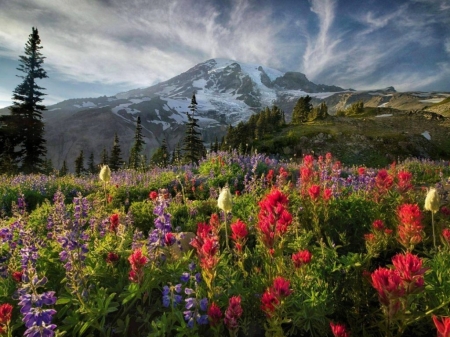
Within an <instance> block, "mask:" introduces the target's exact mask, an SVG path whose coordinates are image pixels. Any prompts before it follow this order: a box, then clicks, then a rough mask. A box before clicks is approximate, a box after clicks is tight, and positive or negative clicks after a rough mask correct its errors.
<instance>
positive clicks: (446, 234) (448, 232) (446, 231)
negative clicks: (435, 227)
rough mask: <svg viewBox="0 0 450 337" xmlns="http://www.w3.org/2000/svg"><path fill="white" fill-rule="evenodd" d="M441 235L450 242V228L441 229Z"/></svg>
mask: <svg viewBox="0 0 450 337" xmlns="http://www.w3.org/2000/svg"><path fill="white" fill-rule="evenodd" d="M442 236H443V237H444V239H445V241H447V242H448V243H450V229H448V228H444V229H443V230H442Z"/></svg>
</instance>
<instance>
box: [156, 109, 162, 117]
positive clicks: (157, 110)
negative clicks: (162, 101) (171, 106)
mask: <svg viewBox="0 0 450 337" xmlns="http://www.w3.org/2000/svg"><path fill="white" fill-rule="evenodd" d="M155 112H156V115H157V116H158V118H159V119H161V115H160V114H159V109H155Z"/></svg>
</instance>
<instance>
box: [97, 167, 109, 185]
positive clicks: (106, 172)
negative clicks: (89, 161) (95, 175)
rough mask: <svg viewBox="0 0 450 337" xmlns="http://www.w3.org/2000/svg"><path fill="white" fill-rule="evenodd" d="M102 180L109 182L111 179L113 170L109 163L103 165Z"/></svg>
mask: <svg viewBox="0 0 450 337" xmlns="http://www.w3.org/2000/svg"><path fill="white" fill-rule="evenodd" d="M99 177H100V180H102V181H104V182H108V181H110V180H111V170H110V169H109V166H108V165H103V166H102V169H101V170H100V174H99Z"/></svg>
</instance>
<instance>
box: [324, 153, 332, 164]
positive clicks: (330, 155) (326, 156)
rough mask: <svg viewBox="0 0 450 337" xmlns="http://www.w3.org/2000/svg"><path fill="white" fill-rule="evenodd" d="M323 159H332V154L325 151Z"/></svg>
mask: <svg viewBox="0 0 450 337" xmlns="http://www.w3.org/2000/svg"><path fill="white" fill-rule="evenodd" d="M325 159H326V161H327V162H331V159H333V155H332V154H331V152H327V154H326V155H325Z"/></svg>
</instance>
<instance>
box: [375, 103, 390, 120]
mask: <svg viewBox="0 0 450 337" xmlns="http://www.w3.org/2000/svg"><path fill="white" fill-rule="evenodd" d="M388 104H389V102H385V103H383V104H380V105H379V106H378V108H385V107H386V106H387V105H388ZM377 117H378V116H377Z"/></svg>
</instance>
